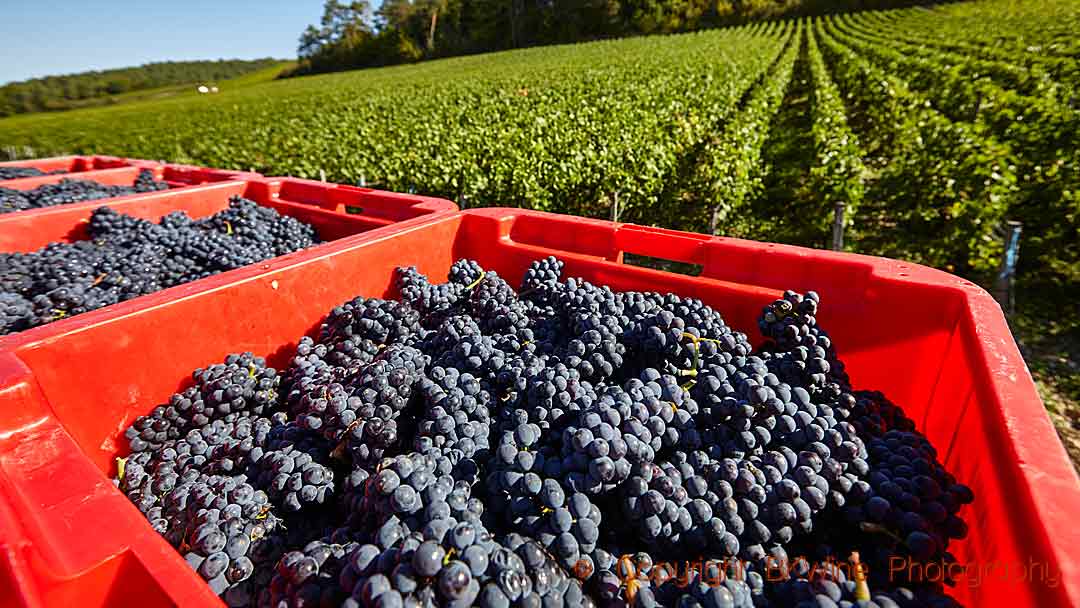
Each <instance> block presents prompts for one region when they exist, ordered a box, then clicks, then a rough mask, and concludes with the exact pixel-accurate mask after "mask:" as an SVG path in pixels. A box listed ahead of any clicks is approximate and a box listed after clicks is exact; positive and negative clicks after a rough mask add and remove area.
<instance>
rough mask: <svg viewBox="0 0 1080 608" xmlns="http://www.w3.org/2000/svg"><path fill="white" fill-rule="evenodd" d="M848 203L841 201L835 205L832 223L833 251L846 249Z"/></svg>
mask: <svg viewBox="0 0 1080 608" xmlns="http://www.w3.org/2000/svg"><path fill="white" fill-rule="evenodd" d="M846 207H847V205H846V204H845V203H844V202H843V201H839V202H837V203H836V205H835V206H834V207H833V224H832V248H833V251H842V250H843V249H844V210H845V208H846Z"/></svg>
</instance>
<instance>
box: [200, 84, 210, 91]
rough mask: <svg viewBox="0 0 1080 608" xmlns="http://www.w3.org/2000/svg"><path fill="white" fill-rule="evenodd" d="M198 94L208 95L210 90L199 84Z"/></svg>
mask: <svg viewBox="0 0 1080 608" xmlns="http://www.w3.org/2000/svg"><path fill="white" fill-rule="evenodd" d="M199 92H200V93H209V92H210V89H209V88H208V87H207V86H206V85H205V84H200V85H199Z"/></svg>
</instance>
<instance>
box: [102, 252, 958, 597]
mask: <svg viewBox="0 0 1080 608" xmlns="http://www.w3.org/2000/svg"><path fill="white" fill-rule="evenodd" d="M396 282H397V287H398V290H399V292H400V300H399V301H391V300H381V299H368V298H362V297H360V298H356V299H354V300H351V301H349V302H346V303H344V304H342V305H341V306H338V307H337V308H335V309H333V310H332V311H330V313H329V315H328V316H327V317H326V319H325V321H324V322H323V324H322V326H321V328H320V330H319V331H318V335H317V337H316V338H314V339H313V338H311V337H303V338H301V339H300V342H299V344H298V346H297V349H296V353H295V356H294V357H293V358H292V361H291V363H290V364H289V365H288V367H287V368H286V369H284V370H282V371H278V370H275V369H273V368H270V367H268V366H267V365H266V363H265V361H264V360H262V359H260V358H257V357H254V356H252V355H251V354H250V353H248V354H236V355H230V356H229V357H228V358H227V359H226V360H225V361H224V363H221V364H216V365H211V366H209V367H207V368H205V369H199V370H196V371H195V372H194V375H193V384H192V385H191V386H190V388H187V389H186V390H184V391H183V392H180V393H177V394H175V395H173V397H172V398H171V399H170V400H169V402H168V403H166V404H163V405H161V406H159V407H157V408H155V409H154V410H153V411H152V412H151V413H150V414H149V415H147V416H143V417H140V418H138V419H137V420H136V421H135V422H134V423H133V424H132V426H131V427H130V428H129V429H128V430H127V433H126V438H127V440H128V441H129V443H130V448H131V453H130V455H129V456H128V457H127V458H125V459H122V460H120V462H119V465H120V466H119V467H118V468H119V472H118V478H117V480H116V483H117V484H118V486H119V488H120V489H121V490H122V491H123V492H124V493H125V494H126V495H127V496H128V497H129V498H130V500H131V501H132V502H133V503H134V504H135V505H137V506H138V508H139V509H140V510H141V511H142V512H143V513H144V514H145V515H146V518H147V519H148V520H149V522H150V524H151V525H152V526H153V528H154V529H155V530H157V531H158V532H159V533H160V534H162V535H163V536H164V537H165V538H166V539H167V540H168V541H169V542H170V543H171V544H172V545H173V546H174V547H176V548H177V550H178V551H180V552H181V553H182V555H183V557H184V559H185V560H187V562H188V563H189V564H190V565H191V567H192V568H194V569H195V570H196V571H197V572H198V574H199V575H201V576H202V578H204V579H205V580H206V582H207V583H208V584H209V585H210V586H211V588H212V589H213V590H214V591H215V592H216V593H218V594H219V595H221V597H222V598H223V599H224V600H225V602H226V603H227V604H229V605H231V606H263V607H275V608H276V607H286V606H338V605H341V606H349V607H357V606H378V607H395V606H443V605H445V606H462V607H464V606H482V607H485V608H501V607H507V606H521V607H539V606H545V607H547V606H642V607H646V606H679V607H684V606H685V607H697V606H700V607H703V608H720V607H735V606H738V607H747V608H749V607H752V606H754V607H761V606H821V607H825V606H829V607H831V606H862V607H869V606H880V607H895V606H900V607H908V606H942V607H945V606H955V605H956V603H955V601H954V600H952V599H950V598H949V597H948V596H946V595H945V594H944V585H946V584H948V583H949V582H950V581H943V580H911V579H910V578H907V579H905V578H904V577H903V576H901V577H897V576H889V572H890V570H889V564H890V560H891V559H894V558H900V559H903V560H906V561H910V562H911V563H928V562H939V563H947V562H950V560H953V558H952V556H951V555H950V554H949V553H948V544H949V542H950V539H957V538H962V537H964V536H965V534H966V533H967V530H966V526H965V524H964V522H963V520H961V519H960V518H959V517H958V515H957V514H958V512H959V510H960V508H961V506H962V505H965V504H968V503H970V502H972V500H973V498H974V497H973V495H972V492H971V490H969V489H968V488H967V487H965V486H964V485H961V484H959V483H957V481H956V480H955V478H954V477H953V476H952V475H950V474H949V473H948V472H946V471H945V469H944V468H943V467H942V466H941V464H940V463H939V462H938V460H937V457H936V453H935V451H934V448H933V447H932V446H931V445H930V444H929V443H928V442H927V440H926V438H925V437H923V436H922V435H920V434H919V433H918V432H916V431H915V429H914V424H913V423H912V421H911V420H910V419H908V418H906V417H905V416H904V413H903V412H902V411H901V410H900V408H898V407H897V406H895V405H893V404H892V403H890V402H889V401H888V400H887V399H886V398H885V397H884V396H883V395H881V394H880V393H876V392H864V391H855V390H853V389H852V387H851V385H850V383H849V381H848V377H847V375H846V373H845V371H844V366H843V363H842V362H841V361H840V360H839V359H838V358H837V354H836V350H835V348H834V345H833V343H832V341H831V340H830V338H829V336H828V335H827V334H826V333H825V332H824V331H823V330H822V329H821V328H819V327H818V325H817V323H816V315H817V313H818V307H819V298H818V296H817V295H816V294H815V293H813V292H808V293H806V294H797V293H794V292H787V293H785V294H784V297H783V298H782V299H779V300H776V301H775V302H773V303H772V304H770V305H768V306H766V307H765V308H764V310H763V311H762V314H761V317H760V321H759V326H760V327H759V328H760V331H761V332H762V334H763V335H764V337H765V338H766V341H765V344H764V346H763V347H761V348H760V349H758V350H757V351H754V350H753V349H752V348H751V344H750V342H749V340H748V339H747V336H746V335H744V334H742V333H739V332H737V331H734V330H733V329H732V328H730V327H728V326H727V325H726V324H725V322H724V320H723V318H721V316H720V314H719V313H717V312H716V311H715V310H713V309H712V308H710V307H709V306H707V305H705V304H703V303H702V302H701V301H699V300H694V299H689V298H682V297H679V296H677V295H673V294H659V293H651V292H615V291H612V290H611V289H609V288H607V287H604V286H599V285H593V284H590V283H589V282H587V281H584V280H581V279H577V278H567V277H564V276H563V263H562V262H560V261H559V260H557V259H555V258H547V259H543V260H539V261H537V262H535V263H534V264H533V265H532V266H531V268H530V269H529V270H528V272H527V273H526V274H525V276H524V279H523V281H522V283H521V285H520V286H519V289H517V290H515V289H513V288H512V287H511V286H510V285H509V284H508V283H507V282H506V281H505V280H503V279H502V278H500V277H499V276H498V275H497V274H496V273H494V272H491V271H484V270H483V269H482V268H481V267H480V266H479V265H478V264H477V263H475V262H472V261H467V260H461V261H458V262H456V263H455V264H454V265H453V267H452V268H451V270H450V273H449V281H448V282H447V283H445V284H433V283H431V282H430V281H429V280H428V279H427V278H426V277H425V276H423V275H422V274H420V273H418V272H417V271H416V270H415V269H414V268H399V269H398V272H397V276H396ZM911 571H912V572H914V571H915V570H914V569H912V570H911Z"/></svg>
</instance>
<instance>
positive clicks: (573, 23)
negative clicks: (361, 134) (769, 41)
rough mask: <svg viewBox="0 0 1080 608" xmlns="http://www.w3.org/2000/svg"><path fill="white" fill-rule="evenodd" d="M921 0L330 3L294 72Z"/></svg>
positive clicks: (309, 32)
mask: <svg viewBox="0 0 1080 608" xmlns="http://www.w3.org/2000/svg"><path fill="white" fill-rule="evenodd" d="M928 3H929V2H926V1H922V2H920V1H918V0H384V1H383V2H382V4H381V6H380V7H379V8H378V9H377V10H374V11H373V10H372V9H371V5H370V4H369V3H368V2H367V1H366V0H360V1H357V2H348V3H345V2H340V1H338V0H327V1H326V3H325V6H324V11H323V16H322V19H321V20H320V22H319V23H318V24H315V25H309V26H308V27H307V29H306V30H304V32H303V33H302V34H301V36H300V44H299V48H298V49H297V55H298V56H299V58H300V63H299V64H298V65H297V67H296V68H294V69H292V70H290V71H288V72H286V73H284V74H282V75H283V76H294V75H303V74H314V73H321V72H334V71H340V70H350V69H356V68H363V67H375V66H382V65H393V64H399V63H409V62H415V61H420V60H423V59H434V58H438V57H451V56H455V55H466V54H472V53H483V52H489V51H498V50H506V49H513V48H520V47H528V46H539V45H545V44H562V43H571V42H581V41H587V40H598V39H603V38H617V37H624V36H635V35H647V34H664V33H674V32H684V31H690V30H695V29H703V28H709V27H719V26H724V25H736V24H740V23H746V22H748V21H753V20H758V19H769V18H779V17H795V16H804V15H819V14H828V13H833V12H844V11H853V10H868V9H883V8H896V7H902V6H912V5H917V4H928Z"/></svg>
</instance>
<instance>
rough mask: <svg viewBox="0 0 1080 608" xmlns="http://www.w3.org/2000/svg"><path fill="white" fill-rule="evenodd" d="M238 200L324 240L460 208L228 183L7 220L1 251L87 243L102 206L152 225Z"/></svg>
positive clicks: (400, 197) (328, 190)
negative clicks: (298, 223) (306, 226)
mask: <svg viewBox="0 0 1080 608" xmlns="http://www.w3.org/2000/svg"><path fill="white" fill-rule="evenodd" d="M232 196H243V197H245V198H248V199H250V200H253V201H255V202H256V203H259V204H261V205H266V206H268V207H272V208H274V209H276V210H277V211H278V212H280V213H283V214H285V215H290V216H293V217H295V218H297V219H299V220H301V221H304V222H307V223H309V224H312V225H313V226H315V228H316V229H317V230H318V231H319V236H320V237H321V238H322V239H323V240H324V241H330V240H335V239H340V238H343V237H346V236H350V235H353V234H359V233H361V232H365V231H368V230H373V229H375V228H383V227H386V226H392V225H394V224H397V223H399V222H403V221H407V220H411V219H414V218H422V217H426V216H430V215H432V214H437V213H446V212H453V211H457V205H455V204H453V203H451V202H450V201H447V200H443V199H437V198H430V197H425V196H415V195H409V194H397V193H394V192H383V191H378V190H369V189H365V188H353V187H351V186H338V185H335V184H325V183H322V182H310V181H307V180H297V179H291V178H275V179H255V180H245V181H222V182H219V183H214V184H207V185H204V186H198V187H191V188H178V189H174V190H165V191H161V192H151V193H145V194H132V195H129V196H123V197H118V198H114V199H103V200H94V201H86V202H82V203H74V204H71V205H57V206H55V207H46V208H43V209H33V210H29V211H22V212H16V213H7V214H0V252H16V251H17V252H29V251H35V250H37V249H40V248H41V247H44V246H45V245H48V244H49V243H52V242H55V241H62V242H72V241H77V240H82V239H86V238H88V235H87V233H86V226H87V223H88V222H89V220H90V215H91V214H92V213H93V211H94V209H97V208H98V207H110V208H112V209H115V210H116V211H119V212H122V213H127V214H129V215H133V216H136V217H141V218H145V219H150V220H157V219H159V218H160V217H161V216H163V215H165V214H167V213H169V212H170V211H186V212H187V213H188V215H190V216H191V217H204V216H207V215H211V214H213V213H217V212H218V211H221V210H223V209H225V208H226V207H228V203H229V198H230V197H232ZM346 208H348V209H350V210H351V211H347V210H346Z"/></svg>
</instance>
